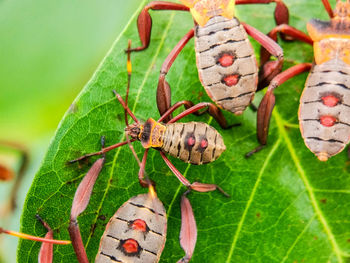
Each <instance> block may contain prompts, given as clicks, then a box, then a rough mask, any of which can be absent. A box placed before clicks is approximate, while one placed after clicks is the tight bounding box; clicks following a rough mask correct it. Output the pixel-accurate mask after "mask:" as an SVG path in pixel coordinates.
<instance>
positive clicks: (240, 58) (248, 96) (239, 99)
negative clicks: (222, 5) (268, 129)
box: [195, 16, 258, 115]
mask: <svg viewBox="0 0 350 263" xmlns="http://www.w3.org/2000/svg"><path fill="white" fill-rule="evenodd" d="M195 50H196V57H197V67H198V74H199V78H200V80H201V82H202V85H203V86H204V88H205V89H206V91H207V93H208V95H209V96H210V97H211V98H212V100H213V101H215V103H216V104H217V105H219V106H220V107H222V108H224V109H225V110H228V111H231V112H233V113H234V114H237V115H238V114H241V113H242V112H243V111H244V110H245V108H246V107H247V106H248V105H249V104H250V102H251V101H252V99H253V97H254V93H255V91H256V88H257V81H258V67H257V63H256V59H255V55H254V50H253V48H252V46H251V44H250V42H249V40H248V36H247V33H246V31H245V30H244V28H243V26H242V25H241V24H240V22H239V21H238V20H237V19H236V18H233V19H227V18H224V17H222V16H215V17H212V18H211V19H210V20H209V21H208V23H207V24H206V25H205V26H204V27H200V26H196V30H195Z"/></svg>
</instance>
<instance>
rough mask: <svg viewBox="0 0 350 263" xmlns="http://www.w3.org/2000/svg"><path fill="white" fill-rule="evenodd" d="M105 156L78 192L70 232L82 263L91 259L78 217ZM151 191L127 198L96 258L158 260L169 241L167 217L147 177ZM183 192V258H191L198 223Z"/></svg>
mask: <svg viewBox="0 0 350 263" xmlns="http://www.w3.org/2000/svg"><path fill="white" fill-rule="evenodd" d="M104 158H105V157H104V156H103V157H102V158H100V159H98V160H97V161H95V163H94V164H93V166H92V167H91V168H90V170H89V172H88V173H87V174H86V175H85V177H84V178H83V180H82V181H81V183H80V184H79V186H78V188H77V191H76V193H75V196H74V199H73V204H72V209H71V217H70V225H69V229H68V230H69V234H70V237H71V240H72V244H73V247H74V250H75V253H76V255H77V258H78V261H79V262H80V263H88V262H89V261H88V257H87V255H86V251H85V248H84V244H83V241H82V238H81V234H80V230H79V225H78V221H77V217H78V216H79V215H80V214H81V213H82V212H83V211H84V210H85V209H86V207H87V205H88V203H89V200H90V197H91V193H92V189H93V186H94V184H95V182H96V179H97V177H98V175H99V173H100V171H101V169H102V166H103V163H104ZM147 182H148V188H149V193H147V194H139V195H137V196H134V197H132V198H130V199H129V200H128V201H126V202H125V203H124V204H123V205H122V206H121V207H120V208H119V209H118V210H117V212H116V213H115V214H114V215H113V216H112V217H111V219H110V220H109V223H108V224H107V226H106V230H105V232H104V234H103V235H102V237H101V241H100V247H99V250H98V252H97V255H96V259H95V262H97V263H100V262H101V263H102V262H130V263H131V262H145V263H148V262H149V263H152V262H158V261H159V258H160V255H161V253H162V250H163V248H164V245H165V241H166V230H167V218H166V212H165V209H164V206H163V204H162V202H161V201H160V200H159V199H158V198H157V195H156V193H155V190H154V188H153V186H152V184H151V182H150V180H147ZM187 193H188V191H187V192H186V193H185V194H184V195H183V196H182V200H181V217H182V225H181V232H180V242H181V246H182V247H183V248H184V250H185V252H186V255H185V257H183V258H182V259H181V260H180V261H179V262H188V261H189V260H190V258H191V256H192V253H193V251H194V247H195V243H196V239H197V227H196V223H195V219H194V215H193V211H192V207H191V204H190V202H189V200H188V199H187V197H186V194H187Z"/></svg>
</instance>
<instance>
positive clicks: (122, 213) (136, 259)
mask: <svg viewBox="0 0 350 263" xmlns="http://www.w3.org/2000/svg"><path fill="white" fill-rule="evenodd" d="M166 224H167V220H166V214H165V209H164V206H163V204H162V203H161V202H160V200H159V199H158V198H157V197H155V198H151V197H150V195H149V194H140V195H138V196H134V197H132V198H130V199H129V200H128V201H126V202H125V203H124V204H123V205H122V206H121V207H120V208H119V209H118V211H117V212H116V213H115V214H114V216H113V217H112V218H111V219H110V220H109V223H108V225H107V227H106V230H105V232H104V233H103V236H102V238H101V242H100V248H99V251H98V254H97V256H96V260H95V262H97V263H104V262H113V263H115V262H124V263H126V262H128V263H156V262H158V261H159V258H160V255H161V253H162V250H163V248H164V244H165V240H166V228H167V227H166Z"/></svg>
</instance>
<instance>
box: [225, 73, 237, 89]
mask: <svg viewBox="0 0 350 263" xmlns="http://www.w3.org/2000/svg"><path fill="white" fill-rule="evenodd" d="M238 79H239V75H230V76H227V77H225V78H224V82H225V84H226V85H227V86H229V87H231V86H233V85H236V84H237V83H238Z"/></svg>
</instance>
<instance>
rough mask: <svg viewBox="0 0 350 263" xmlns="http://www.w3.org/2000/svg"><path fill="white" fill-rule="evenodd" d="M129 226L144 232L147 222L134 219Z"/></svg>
mask: <svg viewBox="0 0 350 263" xmlns="http://www.w3.org/2000/svg"><path fill="white" fill-rule="evenodd" d="M131 227H132V228H133V229H135V230H139V231H142V232H146V230H147V224H146V222H145V221H143V220H142V219H136V220H135V221H134V222H132V225H131Z"/></svg>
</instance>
